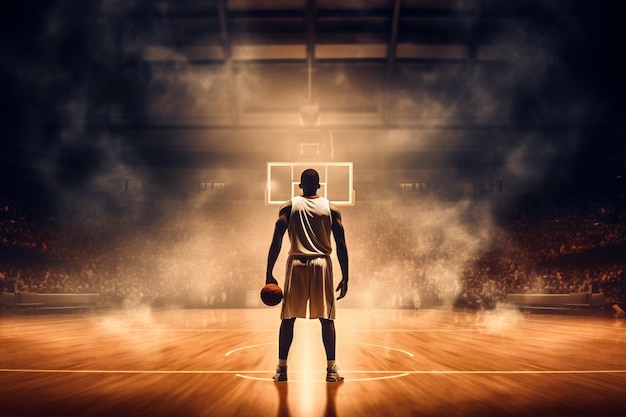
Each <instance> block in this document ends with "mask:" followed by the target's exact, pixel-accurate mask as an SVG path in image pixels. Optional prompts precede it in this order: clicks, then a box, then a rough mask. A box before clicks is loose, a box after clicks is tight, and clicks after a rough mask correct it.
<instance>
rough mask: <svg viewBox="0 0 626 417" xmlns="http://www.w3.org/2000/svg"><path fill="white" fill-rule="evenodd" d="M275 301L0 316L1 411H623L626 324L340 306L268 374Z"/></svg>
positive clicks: (511, 313)
mask: <svg viewBox="0 0 626 417" xmlns="http://www.w3.org/2000/svg"><path fill="white" fill-rule="evenodd" d="M278 314H279V310H278V308H258V309H241V310H150V309H135V310H125V311H121V310H120V311H113V312H107V313H88V314H71V315H70V314H68V315H50V314H46V315H16V314H3V315H2V316H0V392H1V393H2V394H1V398H2V401H0V416H15V417H17V416H20V417H28V416H88V417H90V416H101V417H107V416H118V417H121V416H153V417H158V416H189V417H196V416H293V417H296V416H311V417H317V416H350V417H351V416H570V417H571V416H626V320H625V319H615V318H612V317H593V316H567V315H558V316H550V315H536V314H534V315H528V314H521V313H519V312H517V311H516V310H510V309H502V310H498V311H492V312H482V313H462V312H451V311H443V310H420V311H413V310H367V309H362V310H358V309H343V310H342V309H339V310H338V316H337V320H336V327H337V333H338V345H337V360H338V364H339V366H340V368H341V370H342V372H343V374H344V376H345V378H346V380H345V381H344V382H343V383H326V382H325V381H324V378H325V370H324V369H325V365H326V364H325V358H324V353H323V352H324V351H323V347H322V343H321V335H320V326H319V323H318V322H317V321H315V320H298V321H297V322H296V328H295V338H294V345H293V347H292V352H291V355H290V359H289V381H288V382H283V383H275V382H273V381H272V380H271V377H272V375H273V370H274V368H275V365H276V340H277V329H278V325H279V319H278Z"/></svg>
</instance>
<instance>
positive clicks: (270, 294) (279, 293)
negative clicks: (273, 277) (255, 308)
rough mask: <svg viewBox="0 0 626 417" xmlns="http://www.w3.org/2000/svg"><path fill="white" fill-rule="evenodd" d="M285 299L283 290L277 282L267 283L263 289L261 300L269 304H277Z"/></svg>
mask: <svg viewBox="0 0 626 417" xmlns="http://www.w3.org/2000/svg"><path fill="white" fill-rule="evenodd" d="M282 300H283V290H281V289H280V287H279V286H278V285H276V284H267V285H265V286H264V287H263V288H262V289H261V301H263V304H265V305H268V306H275V305H276V304H278V303H280V302H281V301H282Z"/></svg>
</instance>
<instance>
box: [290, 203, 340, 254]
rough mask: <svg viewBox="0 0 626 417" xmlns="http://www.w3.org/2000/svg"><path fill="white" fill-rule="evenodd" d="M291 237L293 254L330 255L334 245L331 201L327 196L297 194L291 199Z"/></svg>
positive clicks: (291, 252) (291, 251)
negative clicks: (332, 239)
mask: <svg viewBox="0 0 626 417" xmlns="http://www.w3.org/2000/svg"><path fill="white" fill-rule="evenodd" d="M290 203H291V216H290V219H289V227H288V233H289V239H290V241H291V249H290V250H289V255H291V256H320V255H322V256H323V255H330V254H331V252H332V245H331V240H330V235H331V224H332V218H331V211H330V201H328V199H327V198H325V197H321V196H316V197H312V198H311V197H303V196H296V197H293V198H292V199H291V201H290V202H288V203H287V204H290Z"/></svg>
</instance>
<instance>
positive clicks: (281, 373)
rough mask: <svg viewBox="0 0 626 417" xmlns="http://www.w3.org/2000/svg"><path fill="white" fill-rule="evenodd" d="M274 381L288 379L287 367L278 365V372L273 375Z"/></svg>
mask: <svg viewBox="0 0 626 417" xmlns="http://www.w3.org/2000/svg"><path fill="white" fill-rule="evenodd" d="M273 379H274V381H276V382H282V381H286V380H287V367H286V366H280V365H278V366H277V367H276V373H275V374H274V377H273Z"/></svg>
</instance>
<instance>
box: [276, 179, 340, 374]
mask: <svg viewBox="0 0 626 417" xmlns="http://www.w3.org/2000/svg"><path fill="white" fill-rule="evenodd" d="M300 188H301V189H302V195H301V196H296V197H293V198H292V199H291V200H289V201H287V202H286V203H284V204H283V205H282V206H281V208H280V210H279V214H278V220H277V221H276V226H275V228H274V237H273V239H272V244H271V246H270V250H269V254H268V257H267V271H266V278H265V283H266V284H270V283H273V284H278V282H277V281H276V279H275V278H274V277H273V275H272V272H273V270H274V265H275V264H276V259H277V258H278V255H279V254H280V249H281V246H282V241H283V236H284V234H285V232H286V231H288V234H289V240H290V243H291V246H290V250H289V256H288V258H287V268H286V272H285V285H284V287H285V288H284V290H283V291H284V299H283V305H282V310H281V316H280V318H281V325H280V331H279V336H278V366H277V368H276V375H274V381H286V380H287V356H288V354H289V348H290V347H291V342H292V341H293V329H294V324H295V321H296V318H298V317H299V318H306V317H307V304H308V313H309V318H310V319H315V318H317V319H319V321H320V323H321V324H322V342H323V344H324V349H325V351H326V360H327V366H326V381H328V382H341V381H343V377H342V376H341V375H339V372H338V368H337V365H336V363H335V343H336V337H335V322H334V321H333V320H334V319H335V296H334V293H333V272H332V263H331V259H330V254H331V252H332V246H331V240H330V235H331V231H332V235H333V237H334V239H335V245H336V247H337V258H338V260H339V265H340V267H341V274H342V278H341V281H340V282H339V285H338V286H337V288H336V289H335V291H339V296H338V297H337V300H340V299H342V298H343V297H344V296H345V295H346V293H347V291H348V249H347V247H346V240H345V233H344V228H343V224H342V222H341V214H340V213H339V211H338V210H337V209H336V208H335V207H334V206H333V205H331V204H330V202H329V201H328V200H327V199H326V198H324V197H321V196H318V195H317V190H318V188H320V184H319V174H318V173H317V171H315V170H314V169H307V170H305V171H304V172H303V173H302V175H301V177H300Z"/></svg>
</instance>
